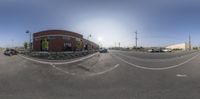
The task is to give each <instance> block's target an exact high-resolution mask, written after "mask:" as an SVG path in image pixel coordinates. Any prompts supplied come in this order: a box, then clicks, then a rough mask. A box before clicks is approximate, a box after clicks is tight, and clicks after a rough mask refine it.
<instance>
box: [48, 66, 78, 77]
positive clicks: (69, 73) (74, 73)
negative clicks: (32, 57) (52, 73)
mask: <svg viewBox="0 0 200 99" xmlns="http://www.w3.org/2000/svg"><path fill="white" fill-rule="evenodd" d="M50 65H51V66H52V67H53V68H54V69H56V70H59V71H61V72H63V73H65V74H69V75H73V76H74V75H76V73H70V72H67V71H65V70H63V69H61V68H58V67H56V66H55V65H54V64H50Z"/></svg>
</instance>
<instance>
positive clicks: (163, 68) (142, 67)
mask: <svg viewBox="0 0 200 99" xmlns="http://www.w3.org/2000/svg"><path fill="white" fill-rule="evenodd" d="M115 56H116V55H115ZM197 56H199V54H197V55H195V56H194V57H192V58H190V59H188V60H186V61H185V62H182V63H180V64H177V65H173V66H168V67H162V68H150V67H144V66H140V65H136V64H133V63H130V62H128V61H126V60H124V59H122V58H120V57H118V56H116V57H117V58H118V59H119V60H121V61H123V62H125V63H127V64H129V65H131V66H133V67H137V68H140V69H146V70H166V69H172V68H176V67H179V66H181V65H183V64H186V63H188V62H190V61H191V60H193V59H194V58H196V57H197Z"/></svg>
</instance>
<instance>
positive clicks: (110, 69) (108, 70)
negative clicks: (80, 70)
mask: <svg viewBox="0 0 200 99" xmlns="http://www.w3.org/2000/svg"><path fill="white" fill-rule="evenodd" d="M118 66H119V64H116V65H115V66H114V67H112V68H109V69H107V70H105V71H102V72H98V73H93V74H90V75H89V76H96V75H102V74H104V73H107V72H110V71H112V70H114V69H116V68H117V67H118Z"/></svg>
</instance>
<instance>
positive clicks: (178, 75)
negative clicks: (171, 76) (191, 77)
mask: <svg viewBox="0 0 200 99" xmlns="http://www.w3.org/2000/svg"><path fill="white" fill-rule="evenodd" d="M176 76H177V77H188V76H187V75H185V74H177V75H176Z"/></svg>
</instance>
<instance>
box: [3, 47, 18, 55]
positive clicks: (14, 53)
mask: <svg viewBox="0 0 200 99" xmlns="http://www.w3.org/2000/svg"><path fill="white" fill-rule="evenodd" d="M17 54H18V52H17V51H16V50H15V49H6V50H5V51H4V55H8V56H11V55H17Z"/></svg>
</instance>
